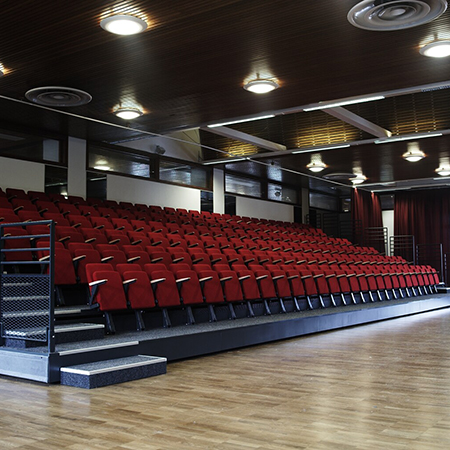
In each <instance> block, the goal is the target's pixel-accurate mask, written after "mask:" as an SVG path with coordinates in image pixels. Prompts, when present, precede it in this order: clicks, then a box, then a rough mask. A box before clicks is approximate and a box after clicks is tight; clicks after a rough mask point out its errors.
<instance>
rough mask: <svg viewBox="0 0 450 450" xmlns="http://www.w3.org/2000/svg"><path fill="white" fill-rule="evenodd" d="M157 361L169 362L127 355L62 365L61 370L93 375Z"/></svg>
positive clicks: (161, 359) (144, 356) (157, 357)
mask: <svg viewBox="0 0 450 450" xmlns="http://www.w3.org/2000/svg"><path fill="white" fill-rule="evenodd" d="M157 363H167V358H164V357H159V356H148V355H136V356H127V357H124V358H116V359H107V360H104V361H97V362H93V363H86V364H78V365H76V366H67V367H61V369H60V370H61V372H64V373H72V374H78V375H86V376H91V375H97V374H100V373H108V372H114V371H118V370H126V369H132V368H135V367H141V366H147V365H151V364H157Z"/></svg>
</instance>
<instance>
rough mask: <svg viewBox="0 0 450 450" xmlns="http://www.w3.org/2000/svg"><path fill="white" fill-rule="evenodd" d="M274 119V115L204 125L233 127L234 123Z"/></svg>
mask: <svg viewBox="0 0 450 450" xmlns="http://www.w3.org/2000/svg"><path fill="white" fill-rule="evenodd" d="M272 117H275V115H274V114H268V115H267V116H259V117H251V118H249V119H240V120H231V121H229V122H221V123H212V124H211V125H206V126H207V127H208V128H217V127H224V126H225V125H234V124H236V123H244V122H252V121H254V120H262V119H271V118H272Z"/></svg>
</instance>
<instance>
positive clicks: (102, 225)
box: [89, 216, 114, 230]
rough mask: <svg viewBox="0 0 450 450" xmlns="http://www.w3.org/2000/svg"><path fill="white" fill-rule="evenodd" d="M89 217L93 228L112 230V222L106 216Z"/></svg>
mask: <svg viewBox="0 0 450 450" xmlns="http://www.w3.org/2000/svg"><path fill="white" fill-rule="evenodd" d="M89 219H90V221H91V223H92V226H93V227H94V228H98V229H104V230H114V227H113V225H112V223H111V222H110V221H109V220H108V219H107V218H106V217H97V216H90V217H89Z"/></svg>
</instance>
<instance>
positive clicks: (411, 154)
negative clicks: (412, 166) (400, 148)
mask: <svg viewBox="0 0 450 450" xmlns="http://www.w3.org/2000/svg"><path fill="white" fill-rule="evenodd" d="M402 157H403V159H406V161H409V162H417V161H420V160H421V159H423V158H425V153H424V152H423V151H421V150H408V151H407V152H406V153H403V155H402Z"/></svg>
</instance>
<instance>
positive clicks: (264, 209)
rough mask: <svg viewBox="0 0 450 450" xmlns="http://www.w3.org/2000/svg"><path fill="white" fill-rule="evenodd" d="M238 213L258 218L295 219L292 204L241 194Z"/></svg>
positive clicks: (237, 206)
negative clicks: (242, 195)
mask: <svg viewBox="0 0 450 450" xmlns="http://www.w3.org/2000/svg"><path fill="white" fill-rule="evenodd" d="M236 214H237V215H238V216H248V217H257V218H258V219H271V220H281V221H283V222H293V221H294V207H293V206H291V205H286V204H284V203H275V202H268V201H265V200H257V199H252V198H247V197H239V196H237V197H236Z"/></svg>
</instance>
